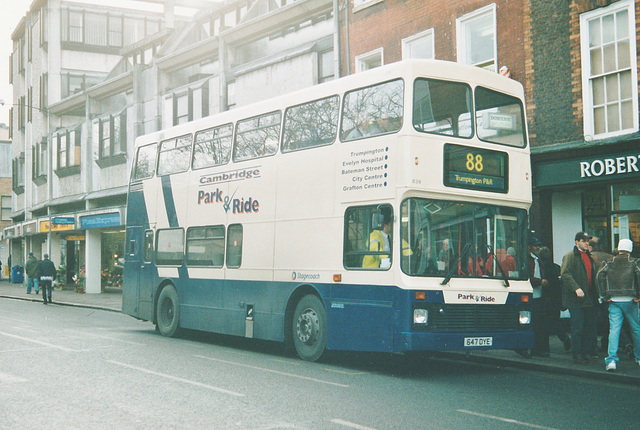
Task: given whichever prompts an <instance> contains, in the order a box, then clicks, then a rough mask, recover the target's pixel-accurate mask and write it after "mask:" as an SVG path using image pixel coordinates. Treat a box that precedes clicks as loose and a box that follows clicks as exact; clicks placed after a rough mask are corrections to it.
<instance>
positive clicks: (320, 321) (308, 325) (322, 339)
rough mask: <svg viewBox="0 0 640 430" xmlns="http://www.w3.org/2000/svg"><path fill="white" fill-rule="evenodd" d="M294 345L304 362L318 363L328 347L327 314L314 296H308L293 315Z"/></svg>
mask: <svg viewBox="0 0 640 430" xmlns="http://www.w3.org/2000/svg"><path fill="white" fill-rule="evenodd" d="M293 344H294V346H295V348H296V352H297V353H298V355H299V356H300V358H302V359H303V360H307V361H316V360H318V359H319V358H320V356H322V353H324V350H325V348H326V346H327V314H326V312H325V309H324V305H323V304H322V302H321V301H320V299H319V298H318V296H315V295H313V294H309V295H306V296H304V297H303V298H302V300H300V301H299V302H298V304H297V305H296V310H295V311H294V313H293Z"/></svg>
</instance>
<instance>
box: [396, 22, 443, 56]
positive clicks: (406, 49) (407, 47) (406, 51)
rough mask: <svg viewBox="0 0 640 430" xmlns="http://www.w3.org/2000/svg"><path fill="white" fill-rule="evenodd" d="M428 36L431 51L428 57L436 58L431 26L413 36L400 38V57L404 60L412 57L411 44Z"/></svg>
mask: <svg viewBox="0 0 640 430" xmlns="http://www.w3.org/2000/svg"><path fill="white" fill-rule="evenodd" d="M428 38H430V39H431V40H430V42H431V43H430V44H431V53H432V54H433V55H432V56H431V57H430V58H429V59H430V60H432V59H435V58H436V42H435V41H436V36H435V31H434V30H433V28H430V29H428V30H425V31H423V32H420V33H418V34H414V35H413V36H409V37H407V38H404V39H402V59H403V60H406V59H409V58H414V57H412V56H411V46H412V45H413V44H414V43H415V42H418V41H423V40H424V39H428Z"/></svg>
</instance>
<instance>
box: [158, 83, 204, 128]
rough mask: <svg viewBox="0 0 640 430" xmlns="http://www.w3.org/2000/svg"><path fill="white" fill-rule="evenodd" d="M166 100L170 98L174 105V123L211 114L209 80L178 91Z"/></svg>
mask: <svg viewBox="0 0 640 430" xmlns="http://www.w3.org/2000/svg"><path fill="white" fill-rule="evenodd" d="M165 100H170V103H171V106H172V108H171V109H172V110H173V125H179V124H184V123H186V122H189V121H193V120H194V119H200V118H204V117H205V116H208V115H209V85H208V81H205V82H202V83H201V84H200V85H198V86H194V87H190V88H185V89H182V90H179V91H176V92H175V93H173V94H172V95H171V96H169V98H167V99H165Z"/></svg>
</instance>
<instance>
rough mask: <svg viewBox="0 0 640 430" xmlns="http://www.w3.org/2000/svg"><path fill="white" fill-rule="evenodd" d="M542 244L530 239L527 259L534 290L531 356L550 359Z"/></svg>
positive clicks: (537, 240)
mask: <svg viewBox="0 0 640 430" xmlns="http://www.w3.org/2000/svg"><path fill="white" fill-rule="evenodd" d="M541 247H542V242H540V240H539V239H538V238H537V237H534V236H531V237H530V238H529V255H528V258H527V269H528V271H529V282H530V283H531V287H532V288H533V306H532V309H531V310H532V315H531V318H532V320H531V322H532V324H533V335H534V344H533V349H532V350H531V355H535V356H538V357H549V321H548V316H547V312H546V303H545V302H546V297H545V296H544V293H543V292H546V291H545V290H546V288H543V287H546V286H548V281H547V280H546V278H545V276H544V272H543V267H542V264H540V259H539V257H538V254H539V253H540V248H541Z"/></svg>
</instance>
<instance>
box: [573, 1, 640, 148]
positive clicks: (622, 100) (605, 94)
mask: <svg viewBox="0 0 640 430" xmlns="http://www.w3.org/2000/svg"><path fill="white" fill-rule="evenodd" d="M635 35H636V28H635V11H634V2H632V1H620V2H617V3H614V4H613V5H611V6H609V7H606V8H602V9H597V10H594V11H591V12H588V13H585V14H583V15H582V16H581V17H580V39H581V45H582V97H583V102H584V133H585V135H586V136H598V137H609V136H615V135H620V134H624V133H629V132H634V131H636V130H638V93H637V88H638V79H637V64H636V40H635V39H636V38H635Z"/></svg>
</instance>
